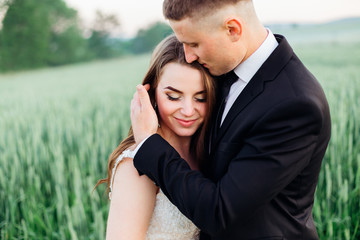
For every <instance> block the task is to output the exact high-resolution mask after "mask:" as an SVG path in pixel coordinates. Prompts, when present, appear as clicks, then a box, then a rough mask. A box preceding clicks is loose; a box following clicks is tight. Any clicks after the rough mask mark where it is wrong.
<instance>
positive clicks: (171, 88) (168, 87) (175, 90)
mask: <svg viewBox="0 0 360 240" xmlns="http://www.w3.org/2000/svg"><path fill="white" fill-rule="evenodd" d="M164 89H169V90H171V91H174V92H177V93H183V92H182V91H180V90H178V89H176V88H173V87H171V86H167V87H165V88H164Z"/></svg>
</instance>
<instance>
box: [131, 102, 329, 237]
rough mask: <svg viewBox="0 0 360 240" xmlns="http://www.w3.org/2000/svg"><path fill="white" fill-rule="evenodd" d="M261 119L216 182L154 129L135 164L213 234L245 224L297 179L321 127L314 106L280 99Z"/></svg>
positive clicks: (199, 225) (314, 145)
mask: <svg viewBox="0 0 360 240" xmlns="http://www.w3.org/2000/svg"><path fill="white" fill-rule="evenodd" d="M291 109H292V110H291ZM304 116H309V117H304ZM261 121H263V123H260V122H259V126H262V127H259V128H258V129H257V130H256V132H254V135H253V136H251V137H249V138H248V139H246V140H245V144H244V145H242V146H241V147H240V146H239V150H238V152H237V154H236V156H235V157H234V158H233V159H232V160H231V162H230V164H229V167H228V171H227V173H226V174H225V175H224V176H223V177H222V178H221V179H220V180H219V181H218V182H213V181H211V180H210V179H208V178H205V177H204V176H203V175H202V174H201V173H200V172H199V171H193V170H191V169H190V167H189V166H188V164H187V163H186V162H185V161H184V160H183V159H181V158H180V156H179V154H178V153H177V152H176V151H175V149H173V148H172V147H171V146H170V145H169V144H168V143H167V142H166V141H165V140H164V139H162V138H161V137H160V136H159V135H157V134H155V135H152V136H151V137H149V138H148V139H147V140H146V141H145V142H144V144H143V146H142V147H141V148H140V149H139V151H138V153H137V154H136V156H135V158H134V165H135V167H136V168H137V169H138V170H139V171H140V172H142V173H144V174H146V175H147V176H149V178H150V179H152V180H153V181H154V182H155V183H156V184H157V185H159V186H160V188H161V189H162V191H163V192H164V193H165V194H166V195H167V196H168V198H169V199H170V201H171V202H173V203H174V204H175V205H176V206H177V207H178V208H179V210H180V211H181V212H182V213H183V214H184V215H186V216H187V217H188V218H189V219H191V220H192V221H193V222H194V223H195V225H197V226H198V227H199V228H200V229H201V230H203V231H204V232H206V233H209V234H211V235H213V236H216V235H218V234H221V233H222V232H224V231H226V230H227V228H228V227H229V226H234V224H236V225H242V224H244V223H246V221H247V220H248V219H249V217H251V215H252V214H253V213H254V212H256V210H257V209H259V208H260V207H261V206H263V205H264V204H266V203H268V202H270V201H271V200H272V199H273V198H274V197H275V196H276V195H277V194H278V193H279V192H280V191H282V190H283V189H284V188H285V187H286V186H287V185H288V184H289V183H291V182H292V181H293V179H295V178H296V176H297V175H298V174H299V172H300V171H301V170H302V169H304V168H305V167H306V165H307V164H309V160H310V159H311V156H312V154H313V151H314V149H315V148H316V145H317V137H318V134H319V129H320V128H321V127H322V126H321V116H320V114H319V111H318V109H316V107H314V106H313V105H312V104H308V103H305V102H303V103H294V102H288V103H284V104H282V105H281V106H278V107H277V108H276V109H272V110H271V113H269V114H268V115H267V116H265V117H264V118H263V119H261ZM289 122H291V123H292V127H291V128H290V127H288V123H289ZM282 124H284V126H282ZM279 129H281V131H282V132H281V134H279ZM270 139H271V141H270ZM315 175H316V173H315ZM315 181H316V179H315Z"/></svg>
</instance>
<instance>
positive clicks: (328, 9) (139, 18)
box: [65, 0, 360, 37]
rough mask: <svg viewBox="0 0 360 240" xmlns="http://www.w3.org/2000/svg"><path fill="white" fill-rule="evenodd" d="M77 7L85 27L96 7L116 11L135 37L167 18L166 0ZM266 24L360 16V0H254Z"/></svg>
mask: <svg viewBox="0 0 360 240" xmlns="http://www.w3.org/2000/svg"><path fill="white" fill-rule="evenodd" d="M65 2H66V3H67V4H68V6H69V7H72V8H74V9H76V10H77V11H78V13H79V16H80V19H81V21H82V22H83V25H84V26H85V27H89V26H91V24H92V23H93V21H94V19H95V13H96V10H100V11H102V12H103V13H106V14H115V15H116V16H117V17H118V19H119V21H120V24H121V26H120V28H119V30H118V32H117V33H118V34H122V35H123V36H127V37H133V36H134V35H135V34H136V32H137V31H138V30H139V29H140V28H146V27H147V26H148V25H149V24H151V23H154V22H156V21H163V22H165V20H164V17H163V15H162V2H163V0H65ZM254 4H255V9H256V12H257V14H258V16H259V18H260V20H261V21H262V22H263V23H264V24H271V23H321V22H327V21H331V20H337V19H341V18H346V17H360V1H359V0H301V1H295V0H254Z"/></svg>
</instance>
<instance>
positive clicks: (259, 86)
mask: <svg viewBox="0 0 360 240" xmlns="http://www.w3.org/2000/svg"><path fill="white" fill-rule="evenodd" d="M275 37H276V39H277V41H278V42H279V46H278V47H277V48H276V49H275V50H274V52H273V53H272V54H271V55H270V56H269V58H268V59H267V60H266V61H265V62H264V64H263V65H262V66H261V67H260V69H259V70H258V71H257V72H256V74H255V75H254V76H253V78H252V79H251V80H250V82H249V83H248V84H247V86H246V87H245V88H244V90H243V91H242V92H241V94H240V95H239V96H238V98H237V99H236V101H235V102H234V104H233V105H232V106H231V108H230V110H229V112H228V114H227V115H226V117H225V119H224V122H223V124H222V125H221V128H220V130H219V133H218V134H217V138H216V140H215V143H213V144H212V146H213V147H212V149H215V148H216V145H217V144H218V142H219V141H220V139H221V138H222V137H223V136H224V134H225V133H226V131H227V130H228V128H229V127H230V126H231V125H232V124H233V123H234V121H233V120H234V118H236V116H237V115H239V114H240V112H241V111H242V110H243V109H244V108H245V107H246V106H247V105H248V104H249V103H251V101H253V100H254V99H255V98H256V97H257V96H258V95H259V94H260V93H261V92H262V91H264V88H265V83H266V82H267V81H272V80H274V79H275V77H276V76H277V75H278V74H279V72H280V71H281V69H282V68H283V67H284V66H285V65H286V64H287V63H288V62H289V60H290V58H291V56H292V55H293V54H294V53H293V50H292V48H291V47H290V45H289V44H288V42H287V41H286V39H285V38H284V37H282V36H280V35H275ZM249 114H251V113H249ZM237 124H238V123H237Z"/></svg>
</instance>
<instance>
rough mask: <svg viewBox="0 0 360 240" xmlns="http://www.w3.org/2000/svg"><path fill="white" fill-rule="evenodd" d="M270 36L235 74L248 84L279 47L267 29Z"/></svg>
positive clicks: (236, 69)
mask: <svg viewBox="0 0 360 240" xmlns="http://www.w3.org/2000/svg"><path fill="white" fill-rule="evenodd" d="M266 30H267V31H268V35H267V37H266V39H265V41H264V42H263V43H262V44H261V45H260V47H259V48H258V49H257V50H256V51H255V52H254V53H253V54H252V55H251V56H250V57H249V58H248V59H246V60H245V61H244V62H242V63H240V64H239V65H238V66H237V67H236V68H235V69H234V72H235V73H236V75H237V76H238V77H239V78H240V79H241V80H242V81H244V82H246V83H248V82H249V81H250V79H251V78H252V77H253V76H254V75H255V73H256V72H257V71H258V70H259V69H260V67H261V65H262V64H263V63H264V62H265V61H266V59H267V58H268V57H269V56H270V55H271V53H272V52H273V51H274V50H275V48H276V47H277V46H278V45H279V43H278V42H277V41H276V39H275V36H274V34H273V33H272V32H271V30H270V29H268V28H267V29H266Z"/></svg>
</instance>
